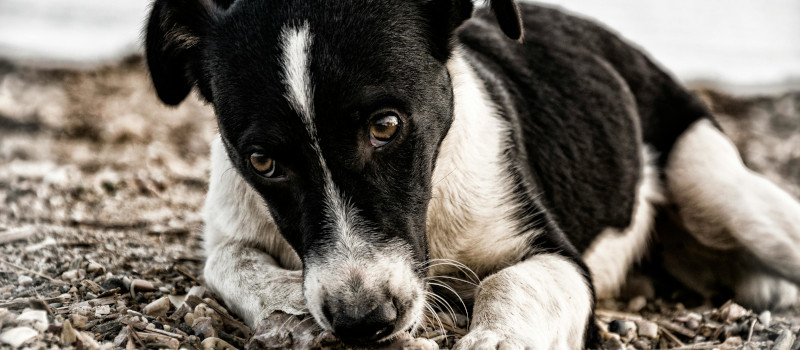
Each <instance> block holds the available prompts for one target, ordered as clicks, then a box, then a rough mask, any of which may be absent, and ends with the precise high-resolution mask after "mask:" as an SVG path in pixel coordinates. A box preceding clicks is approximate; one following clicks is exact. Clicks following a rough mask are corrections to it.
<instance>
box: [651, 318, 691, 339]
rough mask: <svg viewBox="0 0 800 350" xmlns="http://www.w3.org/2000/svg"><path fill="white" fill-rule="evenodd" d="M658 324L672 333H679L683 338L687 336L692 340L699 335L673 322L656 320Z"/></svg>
mask: <svg viewBox="0 0 800 350" xmlns="http://www.w3.org/2000/svg"><path fill="white" fill-rule="evenodd" d="M656 323H657V324H658V325H659V326H661V327H662V328H666V329H669V330H670V331H673V332H675V333H678V334H680V335H682V336H685V337H687V338H692V337H694V336H695V335H697V333H696V332H693V331H692V330H691V329H689V328H686V327H683V326H681V325H679V324H676V323H673V322H670V321H666V320H656Z"/></svg>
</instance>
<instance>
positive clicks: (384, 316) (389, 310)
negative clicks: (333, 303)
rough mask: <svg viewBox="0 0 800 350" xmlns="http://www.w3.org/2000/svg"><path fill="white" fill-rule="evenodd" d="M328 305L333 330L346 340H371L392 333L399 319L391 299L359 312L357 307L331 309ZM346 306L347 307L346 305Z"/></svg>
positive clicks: (327, 311) (327, 312)
mask: <svg viewBox="0 0 800 350" xmlns="http://www.w3.org/2000/svg"><path fill="white" fill-rule="evenodd" d="M325 307H326V309H327V310H326V312H325V313H326V314H327V315H326V316H328V319H329V320H331V321H332V322H331V326H333V332H334V333H335V334H336V336H337V337H339V339H341V340H343V341H345V342H370V341H377V340H380V339H381V338H384V337H386V336H388V335H389V334H392V332H393V331H394V327H395V321H397V308H396V307H395V306H394V303H393V302H392V301H391V300H389V301H386V302H383V303H382V304H379V305H378V306H377V307H375V308H373V309H371V310H365V311H366V312H358V311H355V312H354V310H358V309H357V308H350V310H347V309H340V310H336V311H334V310H330V309H329V308H328V305H326V306H325ZM344 308H346V307H344Z"/></svg>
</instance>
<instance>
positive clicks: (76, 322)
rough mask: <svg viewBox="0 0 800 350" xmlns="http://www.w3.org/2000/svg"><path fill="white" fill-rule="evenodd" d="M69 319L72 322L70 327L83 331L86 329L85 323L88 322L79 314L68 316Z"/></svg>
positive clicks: (87, 319)
mask: <svg viewBox="0 0 800 350" xmlns="http://www.w3.org/2000/svg"><path fill="white" fill-rule="evenodd" d="M69 319H70V321H72V326H74V327H75V328H77V329H83V328H84V327H86V323H88V322H89V318H87V317H86V316H83V315H80V314H72V315H69Z"/></svg>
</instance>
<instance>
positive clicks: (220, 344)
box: [200, 337, 236, 350]
mask: <svg viewBox="0 0 800 350" xmlns="http://www.w3.org/2000/svg"><path fill="white" fill-rule="evenodd" d="M200 344H202V345H203V349H204V350H211V349H214V350H236V348H235V347H233V345H231V344H228V343H227V342H226V341H224V340H222V339H219V338H217V337H207V338H206V339H205V340H203V341H202V342H201V343H200Z"/></svg>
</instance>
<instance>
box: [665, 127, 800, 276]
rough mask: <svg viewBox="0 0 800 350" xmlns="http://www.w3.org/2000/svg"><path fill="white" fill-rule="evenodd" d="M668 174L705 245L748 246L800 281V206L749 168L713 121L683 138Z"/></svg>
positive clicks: (670, 187) (675, 199)
mask: <svg viewBox="0 0 800 350" xmlns="http://www.w3.org/2000/svg"><path fill="white" fill-rule="evenodd" d="M666 174H667V186H668V187H667V188H668V190H669V191H670V194H671V196H672V200H673V202H674V203H676V204H677V205H678V211H679V213H680V216H681V219H682V220H683V223H684V225H685V226H686V228H687V229H688V231H689V232H691V233H692V234H693V235H694V236H695V237H696V238H697V239H698V240H699V241H700V242H701V243H704V244H707V245H709V246H712V247H717V248H718V247H720V246H728V247H736V246H743V247H745V248H746V249H748V250H749V251H750V252H752V253H753V254H754V255H755V256H756V257H758V259H759V260H761V261H762V262H763V263H765V264H766V265H767V266H769V267H770V268H771V269H773V270H774V271H776V272H778V273H780V274H782V275H783V276H785V277H787V278H789V279H792V280H794V281H800V204H799V203H798V202H797V201H796V200H795V199H793V198H792V197H791V196H790V195H789V194H787V193H786V192H784V191H782V190H781V189H779V188H778V187H777V186H776V185H775V184H773V183H772V182H769V181H768V180H766V179H765V178H763V177H761V176H760V175H758V174H756V173H754V172H753V171H751V170H750V169H747V168H746V167H745V166H744V164H743V163H742V160H741V158H740V157H739V153H738V152H737V150H736V147H735V146H734V145H733V143H732V142H731V141H730V140H729V139H728V138H727V137H725V135H724V134H723V133H722V132H721V131H719V130H718V129H717V128H715V127H714V126H713V125H712V124H711V122H710V121H709V120H701V121H698V122H695V124H693V125H692V126H691V127H690V128H689V129H688V130H687V131H686V132H685V133H684V134H683V135H682V136H681V137H680V138H679V139H678V141H677V142H676V144H675V147H674V149H673V151H672V153H671V155H670V157H669V160H668V163H667V168H666Z"/></svg>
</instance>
